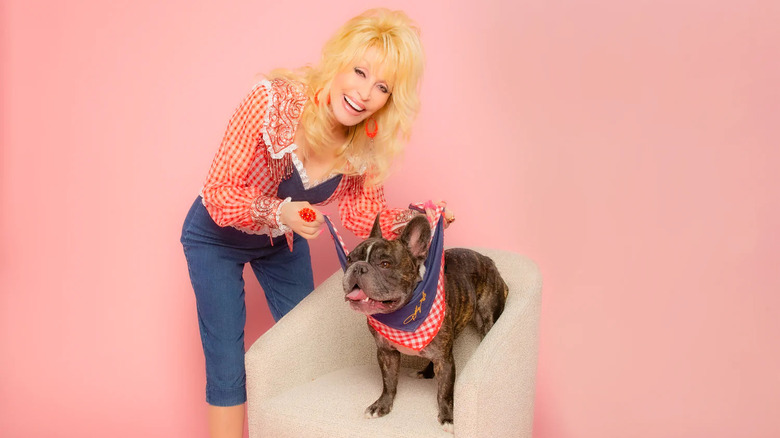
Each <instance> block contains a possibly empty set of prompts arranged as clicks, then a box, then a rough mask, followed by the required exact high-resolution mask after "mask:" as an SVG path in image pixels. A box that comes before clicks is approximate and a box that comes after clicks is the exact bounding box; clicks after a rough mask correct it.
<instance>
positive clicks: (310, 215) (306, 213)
mask: <svg viewBox="0 0 780 438" xmlns="http://www.w3.org/2000/svg"><path fill="white" fill-rule="evenodd" d="M298 216H300V217H301V219H303V220H304V222H314V220H315V219H317V213H315V212H314V210H312V209H311V208H308V207H306V208H302V209H300V210H298Z"/></svg>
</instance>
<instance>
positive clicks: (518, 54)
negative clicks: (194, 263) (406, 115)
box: [0, 0, 780, 438]
mask: <svg viewBox="0 0 780 438" xmlns="http://www.w3.org/2000/svg"><path fill="white" fill-rule="evenodd" d="M281 3H282V2H268V1H246V2H218V1H209V2H205V1H203V2H182V1H173V0H166V1H140V2H104V1H79V2H56V1H49V2H45V1H29V0H25V1H21V0H7V1H4V2H3V3H2V5H0V13H2V22H0V29H2V30H0V35H2V52H0V54H1V56H2V76H1V77H2V95H1V97H2V125H0V128H1V129H2V155H1V156H0V166H2V167H1V169H2V171H1V173H0V211H2V213H1V214H0V232H1V233H2V234H0V239H2V252H1V253H0V275H1V277H0V278H1V280H2V283H0V285H1V286H2V291H1V293H0V435H2V436H4V437H50V436H60V437H77V436H78V437H98V436H114V437H135V436H148V437H170V436H188V437H204V436H205V420H204V415H205V404H204V402H203V397H204V396H203V385H204V371H203V359H202V353H201V350H200V345H199V338H198V334H197V322H196V317H195V307H194V297H193V295H192V292H191V289H190V286H189V282H188V278H187V274H186V266H185V262H184V257H183V255H182V251H181V248H180V245H179V243H178V238H179V232H180V226H181V222H182V220H183V218H184V214H185V212H186V210H187V208H188V206H189V205H190V203H191V202H192V200H193V198H194V196H195V195H196V194H197V192H198V190H199V186H200V184H201V182H202V181H203V178H204V177H205V172H206V171H207V168H208V165H209V163H210V160H211V158H212V156H213V154H214V152H215V151H216V148H217V145H218V143H219V141H220V138H221V135H222V132H223V129H224V127H225V124H226V122H227V119H228V117H229V116H230V114H231V113H232V111H233V109H234V108H235V106H236V105H237V103H238V102H239V100H240V98H241V97H243V95H244V93H245V92H246V91H247V90H248V87H249V86H250V85H251V84H252V82H253V78H254V75H255V74H256V73H259V72H264V71H268V70H270V69H272V68H274V67H279V66H287V67H294V66H298V65H301V64H304V63H307V62H313V61H316V59H317V57H318V54H319V49H320V47H321V44H322V43H323V42H324V40H325V39H326V38H327V37H328V36H329V35H330V34H331V33H332V32H333V31H334V30H335V28H336V27H337V25H339V24H340V23H341V22H343V21H344V20H345V19H347V18H348V17H350V16H352V15H354V14H355V13H358V12H360V11H361V10H362V9H363V8H364V5H363V2H357V1H347V0H334V1H330V2H309V3H310V5H308V6H305V7H296V8H295V9H296V10H299V11H301V12H300V14H297V16H293V14H291V12H292V10H293V8H290V7H285V6H281ZM386 4H387V5H388V6H390V7H392V8H402V9H404V10H406V11H407V12H408V13H409V14H410V15H411V16H412V17H414V18H415V19H416V20H417V21H418V22H419V23H420V25H421V27H422V28H423V40H424V44H425V46H426V49H427V52H428V64H427V70H426V78H425V83H424V85H423V90H422V92H423V94H422V99H423V102H424V107H423V109H422V113H421V114H420V117H419V119H418V122H417V124H416V127H417V129H416V132H415V134H414V137H413V139H412V141H411V144H410V145H409V147H408V153H407V154H406V158H405V160H404V162H403V163H402V165H401V166H400V167H399V171H398V172H397V173H396V175H395V176H394V178H393V179H392V181H391V182H390V183H389V184H388V187H387V190H388V197H389V200H390V202H391V203H392V204H394V205H404V204H405V203H407V202H409V201H410V200H419V199H425V198H434V199H436V198H441V199H446V200H447V201H449V203H450V206H451V207H452V208H453V209H454V210H455V211H456V212H457V214H458V222H457V223H456V225H455V226H454V227H453V228H451V229H450V230H449V231H448V233H447V244H448V245H451V246H456V245H481V246H489V247H497V248H503V249H507V250H513V251H517V252H520V253H523V254H526V255H528V256H530V257H532V258H533V259H535V260H536V261H537V262H538V263H539V265H540V267H541V269H542V272H543V275H544V278H545V288H544V304H543V309H542V312H543V314H542V322H541V343H540V361H539V374H538V388H537V403H536V415H535V418H536V420H535V421H536V422H535V435H536V436H537V437H540V438H552V437H555V438H560V437H563V438H567V437H586V438H588V437H626V436H630V437H638V438H644V437H660V436H663V437H724V438H725V437H735V436H740V437H776V436H780V416H778V415H777V408H778V406H780V397H779V396H778V394H780V373H778V369H780V354H779V353H778V347H777V345H778V339H780V318H778V306H780V294H778V292H780V276H779V275H778V274H777V263H778V260H779V259H780V233H778V224H780V208H779V207H778V200H779V199H780V180H779V178H778V176H777V171H778V165H780V148H778V147H777V146H778V140H777V139H778V137H779V134H780V130H779V129H778V122H779V121H780V87H778V85H777V79H778V78H780V61H779V60H780V56H778V53H780V31H778V26H777V23H778V22H780V7H779V6H778V5H779V4H778V2H776V1H774V0H749V1H746V0H728V1H727V0H723V1H661V0H659V1H643V2H636V1H633V2H623V1H618V0H601V1H596V2H579V1H575V0H558V1H553V2H509V1H487V2H472V1H425V2H421V1H416V0H409V1H400V0H399V1H388V2H387V3H386ZM434 163H436V164H434ZM423 172H427V174H423ZM330 245H331V242H330V240H329V239H327V238H321V239H319V240H318V241H316V242H315V244H314V249H313V251H314V258H315V265H316V268H315V269H316V281H317V282H319V281H322V280H323V279H324V278H326V277H327V276H328V275H330V274H331V273H332V272H334V271H335V270H336V269H337V264H336V261H335V260H334V257H333V254H332V253H331V251H332V249H331V246H330ZM250 278H251V276H250ZM248 289H249V290H248V295H249V298H248V306H249V318H250V322H249V326H248V328H247V337H248V339H249V340H253V339H255V338H257V336H259V335H260V334H261V333H263V331H265V330H266V329H267V328H268V327H269V325H270V321H271V319H270V315H269V312H268V310H267V308H266V307H265V302H264V300H263V299H262V298H261V293H260V291H259V288H258V286H257V282H256V281H255V280H254V279H253V278H251V279H250V280H249V284H248Z"/></svg>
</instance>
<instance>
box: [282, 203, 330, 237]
mask: <svg viewBox="0 0 780 438" xmlns="http://www.w3.org/2000/svg"><path fill="white" fill-rule="evenodd" d="M304 208H308V209H311V210H312V211H313V212H314V213H315V214H316V217H315V218H314V221H312V222H306V221H305V220H303V218H302V217H301V215H300V214H299V212H300V211H301V210H303V209H304ZM279 219H280V220H281V221H282V224H284V225H287V226H288V227H290V229H291V230H293V231H294V232H296V233H297V234H299V235H300V236H301V237H303V238H304V239H306V240H309V239H314V238H315V237H317V236H319V235H320V233H321V232H322V224H323V223H325V219H324V218H323V216H322V213H321V212H320V211H319V210H317V209H316V208H313V207H312V206H311V204H309V203H308V202H288V203H286V204H284V205H283V206H282V210H281V212H280V213H279Z"/></svg>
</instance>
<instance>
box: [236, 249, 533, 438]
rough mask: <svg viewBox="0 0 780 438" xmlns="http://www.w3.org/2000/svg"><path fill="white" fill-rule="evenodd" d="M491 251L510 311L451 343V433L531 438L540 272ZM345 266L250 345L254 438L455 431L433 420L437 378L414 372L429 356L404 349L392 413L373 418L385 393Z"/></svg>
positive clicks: (407, 437)
mask: <svg viewBox="0 0 780 438" xmlns="http://www.w3.org/2000/svg"><path fill="white" fill-rule="evenodd" d="M473 249H476V250H477V251H479V252H481V253H483V254H485V255H487V256H488V257H490V258H492V259H493V260H494V261H495V263H496V265H497V266H498V270H499V271H500V272H501V275H502V276H503V278H504V280H505V281H506V283H507V285H508V286H509V295H508V297H507V302H506V307H505V309H504V313H503V314H502V315H501V317H500V318H499V319H498V321H497V322H496V324H495V326H493V328H492V330H491V331H490V332H489V333H488V334H487V335H486V336H485V338H484V339H483V340H482V341H481V342H480V339H479V336H478V335H477V332H476V330H475V329H474V328H473V327H472V326H471V325H469V326H468V327H467V328H466V330H464V332H463V333H462V334H461V335H460V336H459V337H458V339H457V340H456V342H455V350H454V356H455V367H456V368H455V369H456V380H455V398H454V400H455V403H454V405H455V410H454V429H455V431H454V436H455V437H457V438H461V437H462V438H481V437H484V438H502V437H513V438H514V437H529V438H530V437H531V430H532V425H533V414H534V390H535V384H536V363H537V346H538V327H539V312H540V307H541V287H542V279H541V274H540V272H539V269H538V268H537V266H536V264H535V263H534V262H533V261H531V260H530V259H528V258H526V257H523V256H520V255H518V254H515V253H512V252H507V251H499V250H493V249H484V248H473ZM342 277H343V272H341V270H339V271H338V272H336V273H335V274H333V275H332V276H331V277H330V278H329V279H327V280H326V281H325V282H323V283H322V284H321V285H320V286H319V287H317V288H316V289H315V290H314V292H312V293H311V295H309V296H308V297H307V298H306V299H305V300H303V301H302V302H301V303H300V304H299V305H298V306H297V307H296V308H295V309H293V310H292V311H291V312H290V313H289V314H287V315H286V316H285V317H284V318H282V319H281V320H280V321H279V322H278V323H277V324H276V325H274V326H273V327H272V328H271V329H270V330H268V331H267V332H266V333H265V334H263V335H262V336H261V337H260V338H259V339H258V340H257V341H256V342H255V343H254V344H253V345H252V346H251V348H250V349H249V351H247V354H246V369H247V392H248V396H249V400H248V407H247V409H248V421H249V435H250V437H251V438H313V437H322V438H342V437H354V438H374V437H379V438H381V437H394V438H416V437H443V438H448V437H449V438H452V437H453V434H451V433H448V432H445V431H444V430H443V429H442V428H441V426H440V425H439V422H438V421H437V413H438V409H437V405H436V382H435V380H434V379H428V380H420V379H416V378H413V377H411V376H410V374H412V373H413V372H415V371H418V370H421V369H422V368H423V367H424V366H425V365H426V363H427V361H425V360H423V359H421V358H419V357H414V356H403V359H402V362H401V366H402V368H401V376H400V379H399V383H398V393H397V396H396V399H395V403H394V405H393V410H392V411H391V412H390V413H389V414H388V415H386V416H384V417H381V418H374V419H367V418H365V417H364V411H365V409H366V408H367V407H368V406H369V405H370V404H371V403H373V402H374V401H375V400H376V399H377V398H378V397H379V394H381V392H382V378H381V375H380V371H379V366H378V364H377V358H376V345H375V343H374V339H373V337H372V336H371V335H370V333H369V331H368V328H367V324H366V317H365V316H364V315H362V314H359V313H357V312H355V311H353V310H352V309H350V307H349V305H348V304H347V303H346V302H345V301H344V291H343V290H342V286H341V279H342Z"/></svg>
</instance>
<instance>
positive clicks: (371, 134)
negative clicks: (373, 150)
mask: <svg viewBox="0 0 780 438" xmlns="http://www.w3.org/2000/svg"><path fill="white" fill-rule="evenodd" d="M368 122H374V129H373V130H372V131H369V130H368V124H369V123H368ZM364 127H365V128H366V135H367V136H368V138H370V139H371V140H374V137H376V135H377V134H378V133H379V123H377V122H376V120H374V118H373V117H369V118H368V119H366V123H365V125H364Z"/></svg>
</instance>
